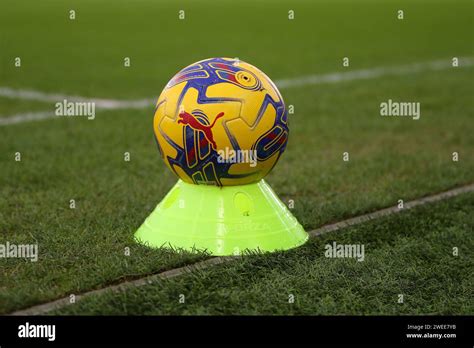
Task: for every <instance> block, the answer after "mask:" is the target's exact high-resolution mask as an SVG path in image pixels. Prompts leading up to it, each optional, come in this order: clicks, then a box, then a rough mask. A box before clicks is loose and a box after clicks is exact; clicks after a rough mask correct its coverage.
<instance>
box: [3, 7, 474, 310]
mask: <svg viewBox="0 0 474 348" xmlns="http://www.w3.org/2000/svg"><path fill="white" fill-rule="evenodd" d="M213 4H214V3H213ZM71 8H73V9H76V12H77V19H76V20H75V21H70V20H68V19H67V15H68V11H69V9H71ZM398 8H403V9H405V13H406V19H405V20H404V21H398V20H396V18H395V14H396V10H397V9H398ZM180 9H185V10H186V20H185V21H179V20H178V19H177V12H178V10H180ZM229 9H230V11H229ZM289 9H293V10H295V13H296V19H295V20H294V21H289V20H288V19H287V12H288V10H289ZM472 9H473V5H472V2H463V1H460V2H456V3H451V2H448V1H444V2H443V1H440V2H425V1H403V2H394V1H387V2H384V3H383V4H380V3H379V2H375V1H373V2H372V1H365V2H360V3H358V5H357V6H353V5H351V3H349V2H342V1H337V2H323V1H321V2H310V1H297V2H294V1H292V2H283V1H279V2H272V4H271V6H270V5H269V4H268V3H265V2H261V1H260V2H253V1H252V2H250V1H244V2H239V3H238V4H234V3H233V2H232V3H231V2H229V1H224V2H219V3H218V4H214V5H212V6H210V2H204V1H202V2H195V1H192V2H191V1H188V2H184V3H180V4H178V3H176V2H171V1H169V2H151V1H136V2H134V3H133V6H132V5H131V4H130V3H127V2H124V1H114V2H110V1H101V2H91V1H80V2H79V1H77V2H70V3H67V4H66V3H63V2H60V1H42V2H41V3H36V2H35V3H33V2H27V1H25V2H20V3H18V2H13V1H5V3H4V4H3V5H2V11H0V86H8V87H13V88H27V89H37V90H40V91H43V92H54V93H68V94H73V95H84V96H89V97H94V98H104V97H108V98H130V99H132V98H143V97H151V96H158V94H159V93H160V91H161V89H162V88H163V86H164V84H165V83H166V81H167V80H168V79H169V78H170V77H171V76H172V75H173V74H174V73H175V72H176V71H177V70H179V69H180V68H182V67H183V66H186V65H188V64H189V63H191V62H193V61H196V60H199V59H203V58H206V57H210V56H231V57H233V56H238V57H240V58H241V59H243V60H247V61H249V62H251V63H253V64H255V65H256V66H258V67H260V68H262V69H263V70H264V71H265V72H267V73H268V74H269V75H270V76H271V77H272V78H274V79H278V78H290V77H296V76H302V75H306V74H313V73H325V72H332V71H337V70H342V69H343V68H342V66H341V59H342V57H344V56H349V57H350V58H351V67H350V68H349V69H348V68H344V69H346V70H350V69H359V68H370V67H373V66H385V65H401V64H406V63H410V62H418V61H430V60H435V59H440V58H443V59H450V57H453V56H459V57H461V56H473V55H474V54H473V52H474V45H473V42H472V38H471V37H470V36H469V33H470V30H471V28H472V19H473V14H472V13H473V11H472ZM218 13H225V14H226V15H225V16H218V15H217V14H218ZM229 23H232V25H229ZM237 23H240V25H239V26H238V28H239V29H238V30H236V27H237ZM276 38H277V39H276ZM25 43H28V44H25ZM16 56H21V57H22V67H21V68H20V69H18V68H15V67H14V66H13V59H14V57H16ZM125 56H129V57H131V59H132V67H131V68H124V67H123V57H125ZM473 77H474V69H472V68H453V69H449V70H444V71H438V72H423V73H417V74H413V75H405V76H398V77H396V76H390V77H384V78H379V79H374V80H366V81H362V80H360V81H352V82H345V83H340V84H333V85H318V86H312V87H302V88H295V89H288V90H282V93H283V96H284V98H285V101H286V103H287V104H292V105H294V106H295V114H294V115H291V116H290V117H291V120H290V122H291V124H290V130H291V131H290V133H291V135H290V140H289V146H288V148H287V151H286V152H285V154H284V155H283V157H282V159H281V160H280V162H279V164H278V165H277V167H276V168H275V170H274V171H273V172H272V173H271V174H270V175H269V176H268V181H269V183H270V184H271V185H272V187H273V188H274V190H275V191H276V192H277V194H278V195H279V196H280V197H281V198H282V199H283V200H284V201H287V200H288V199H293V200H294V201H295V209H294V211H293V213H294V214H295V216H296V217H297V218H298V219H299V221H300V222H301V223H302V224H303V225H304V227H305V228H306V229H311V228H315V227H317V226H320V225H322V224H324V223H327V222H332V221H336V220H340V219H343V218H346V217H350V216H353V215H357V214H361V213H364V212H367V211H372V210H376V209H379V208H381V207H385V206H391V205H394V204H396V202H397V200H398V199H404V200H405V201H406V200H409V199H412V198H415V197H419V196H423V195H427V194H429V193H433V192H438V191H442V190H446V189H448V188H451V187H455V186H460V185H463V184H466V183H471V182H473V181H474V175H473V173H474V158H473V157H472V154H473V153H474V137H473V136H472V134H474V123H473V122H472V119H473V116H474V115H473V111H472V110H473V106H474V105H473V101H472V95H473V92H474V84H473V83H472V81H473ZM389 98H391V99H393V100H403V101H417V102H420V103H421V110H422V111H421V112H422V114H421V119H420V120H418V121H413V120H410V119H407V118H398V119H397V118H383V117H380V116H379V104H380V102H382V101H386V100H387V99H389ZM49 108H51V109H52V106H51V105H50V104H43V103H37V102H30V101H24V100H13V99H6V98H0V115H1V116H2V117H4V116H8V115H11V114H15V113H20V112H27V111H43V110H47V109H49ZM52 110H53V109H52ZM152 110H153V109H152V107H150V109H143V110H116V111H102V110H97V111H96V119H95V120H93V121H88V120H87V119H86V118H59V119H53V120H45V121H41V122H30V123H23V124H17V125H11V126H6V127H0V198H1V199H0V243H4V242H5V241H10V242H11V243H33V242H37V243H38V244H39V251H40V260H39V261H38V262H37V263H32V262H30V261H23V260H17V259H0V268H1V270H2V271H1V272H0V313H8V312H10V311H13V310H16V309H19V308H24V307H28V306H30V305H34V304H37V303H42V302H45V301H49V300H53V299H56V298H58V297H61V296H67V295H69V294H70V293H81V292H84V291H87V290H89V289H95V288H101V287H104V286H107V285H108V284H113V283H117V282H120V281H123V280H125V279H133V278H138V277H142V276H144V275H146V274H150V273H155V272H159V271H162V270H166V269H170V268H173V267H178V266H181V265H184V264H187V263H191V262H194V261H197V260H201V259H203V258H205V257H206V256H205V255H202V254H200V255H190V254H178V253H174V252H170V251H163V250H148V249H146V248H143V247H141V246H138V245H136V244H135V243H134V242H133V239H132V236H133V233H134V231H135V230H136V228H138V226H140V224H141V223H142V222H143V220H144V219H145V218H146V216H147V215H148V214H149V213H150V212H151V210H152V209H153V208H154V206H155V205H156V204H157V203H158V202H159V201H160V199H161V198H162V197H163V196H164V194H166V192H167V191H168V190H169V189H170V188H171V187H172V185H173V184H174V182H175V180H176V179H175V177H174V176H173V175H172V174H171V172H170V171H169V170H167V169H166V168H165V166H164V163H163V162H162V161H161V159H160V158H159V155H158V151H157V149H156V144H155V143H154V140H153V136H152V128H151V119H152V113H153V111H152ZM345 151H348V152H349V153H350V161H349V162H348V163H347V162H343V161H342V153H343V152H345ZM454 151H457V152H459V154H460V160H459V162H453V161H452V160H451V156H452V152H454ZM16 152H21V154H22V161H21V162H15V161H14V156H15V153H16ZM124 152H130V153H131V161H130V162H125V161H124V160H123V155H124ZM70 199H75V200H76V209H69V201H70ZM398 232H401V231H395V232H394V233H398ZM402 232H403V231H402ZM126 247H129V248H130V249H131V256H125V255H124V249H125V248H126ZM269 262H270V261H269ZM445 282H446V283H445V285H446V286H448V285H449V282H448V280H445Z"/></svg>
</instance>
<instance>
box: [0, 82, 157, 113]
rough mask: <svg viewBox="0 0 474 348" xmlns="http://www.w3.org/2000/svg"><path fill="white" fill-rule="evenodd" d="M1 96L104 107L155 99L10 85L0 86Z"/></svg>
mask: <svg viewBox="0 0 474 348" xmlns="http://www.w3.org/2000/svg"><path fill="white" fill-rule="evenodd" d="M0 97H5V98H12V99H23V100H36V101H41V102H52V103H58V102H62V101H63V100H65V99H66V100H67V101H69V102H86V103H95V106H96V107H98V108H102V109H143V108H146V107H153V105H154V100H153V99H139V100H117V99H102V98H86V97H80V96H75V95H65V94H58V93H44V92H39V91H33V90H26V89H13V88H9V87H0Z"/></svg>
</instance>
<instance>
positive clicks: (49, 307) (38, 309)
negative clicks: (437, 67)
mask: <svg viewBox="0 0 474 348" xmlns="http://www.w3.org/2000/svg"><path fill="white" fill-rule="evenodd" d="M467 192H474V184H469V185H466V186H462V187H458V188H455V189H452V190H449V191H445V192H441V193H437V194H434V195H431V196H426V197H423V198H419V199H415V200H413V201H409V202H407V203H405V205H404V206H405V207H404V208H403V209H399V208H398V207H390V208H385V209H381V210H378V211H375V212H373V213H368V214H364V215H360V216H357V217H354V218H350V219H347V220H343V221H340V222H337V223H334V224H329V225H325V226H322V227H320V228H317V229H315V230H312V231H309V232H308V234H309V236H310V238H315V237H318V236H321V235H323V234H325V233H329V232H335V231H338V230H341V229H343V228H346V227H349V226H354V225H358V224H361V223H364V222H366V221H369V220H374V219H378V218H381V217H384V216H388V215H393V214H397V213H400V212H403V211H406V210H410V209H413V208H414V207H417V206H420V205H424V204H428V203H433V202H437V201H441V200H444V199H448V198H450V197H454V196H458V195H460V194H463V193H467ZM239 258H240V257H239V256H219V257H212V258H210V259H207V260H205V261H201V262H197V263H194V264H191V265H187V266H184V267H180V268H175V269H171V270H169V271H165V272H161V273H158V274H153V275H150V276H146V277H143V278H139V279H136V280H131V281H125V282H122V283H120V284H117V285H112V286H108V287H105V288H101V289H97V290H92V291H87V292H85V293H83V294H78V295H76V297H75V300H76V302H77V301H79V300H81V299H83V298H85V297H89V296H92V295H100V294H102V293H105V292H109V291H111V292H118V291H125V290H127V289H129V288H133V287H139V286H143V285H147V284H152V283H155V282H157V281H160V280H163V279H170V278H174V277H177V276H180V275H183V274H187V273H191V272H194V271H197V270H203V269H206V268H209V267H212V266H215V265H218V264H223V263H228V262H231V261H234V260H237V259H239ZM70 304H71V303H70V299H69V297H63V298H60V299H58V300H55V301H51V302H47V303H43V304H40V305H36V306H33V307H30V308H26V309H22V310H19V311H15V312H13V313H11V314H10V315H41V314H45V313H48V312H51V311H53V310H56V309H60V308H63V307H66V306H68V305H70Z"/></svg>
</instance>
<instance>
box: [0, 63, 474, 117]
mask: <svg viewBox="0 0 474 348" xmlns="http://www.w3.org/2000/svg"><path fill="white" fill-rule="evenodd" d="M473 65H474V59H473V58H471V57H461V58H459V66H458V67H457V68H454V67H453V66H452V64H451V60H450V59H445V60H436V61H429V62H423V63H413V64H408V65H400V66H392V67H390V66H388V67H378V68H370V69H361V70H348V71H340V72H334V73H329V74H321V75H307V76H301V77H296V78H291V79H281V80H276V81H275V84H276V85H277V86H278V88H280V89H286V88H296V87H303V86H309V85H317V84H324V83H339V82H344V81H353V80H363V79H374V78H378V77H382V76H389V75H406V74H410V73H419V72H423V71H433V70H443V69H449V68H453V69H459V68H463V67H470V66H473ZM0 96H1V97H6V98H15V99H25V100H36V101H42V102H54V103H57V102H60V101H63V100H64V99H66V100H68V101H72V102H94V103H96V107H98V108H102V109H112V110H116V109H142V108H146V107H151V106H153V105H154V99H140V100H115V99H96V98H85V97H79V96H68V95H64V94H49V93H43V92H39V91H33V90H22V89H12V88H9V87H0ZM22 116H23V115H21V114H20V115H13V116H8V117H5V118H4V119H3V121H1V122H0V126H6V125H10V124H17V123H22V122H28V121H34V120H44V119H48V118H52V117H46V116H45V115H44V113H43V112H38V113H31V114H27V116H26V117H22ZM8 119H12V121H9V120H8Z"/></svg>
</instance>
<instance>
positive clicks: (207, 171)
mask: <svg viewBox="0 0 474 348" xmlns="http://www.w3.org/2000/svg"><path fill="white" fill-rule="evenodd" d="M153 130H154V133H155V137H156V140H157V143H158V148H159V150H160V153H161V156H162V157H163V159H164V161H165V163H166V165H167V166H168V167H169V168H170V169H171V170H172V171H173V172H174V173H175V174H176V175H177V176H178V177H179V178H181V179H182V180H183V181H185V182H188V183H193V184H208V185H218V186H228V185H243V184H249V183H253V182H256V181H259V180H260V179H262V178H263V177H265V175H267V174H268V173H269V172H270V171H271V170H272V168H273V167H274V166H275V164H276V162H277V161H278V159H279V158H280V156H281V154H282V153H283V151H284V150H285V147H286V143H287V141H288V119H287V110H286V108H285V104H284V102H283V98H282V97H281V95H280V92H279V91H278V89H277V88H276V86H275V84H274V83H273V82H272V81H271V80H270V78H269V77H268V76H267V75H265V74H264V73H263V72H262V71H260V70H259V69H257V68H256V67H254V66H252V65H250V64H248V63H245V62H243V61H239V60H237V59H229V58H211V59H206V60H202V61H200V62H197V63H194V64H192V65H190V66H188V67H186V68H184V69H183V70H181V71H180V72H178V73H177V74H176V75H175V76H174V77H173V78H172V79H171V80H170V81H169V82H168V84H167V85H166V87H165V88H164V90H163V92H162V93H161V95H160V97H159V98H158V102H157V104H156V110H155V115H154V119H153Z"/></svg>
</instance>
